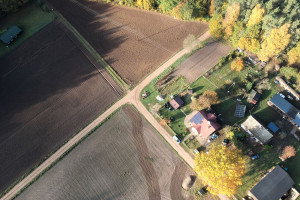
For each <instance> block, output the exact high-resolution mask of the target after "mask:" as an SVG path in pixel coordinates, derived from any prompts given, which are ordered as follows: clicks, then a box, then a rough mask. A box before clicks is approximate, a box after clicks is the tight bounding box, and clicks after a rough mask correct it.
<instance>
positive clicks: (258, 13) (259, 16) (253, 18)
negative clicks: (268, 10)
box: [247, 4, 265, 26]
mask: <svg viewBox="0 0 300 200" xmlns="http://www.w3.org/2000/svg"><path fill="white" fill-rule="evenodd" d="M264 14H265V9H263V8H262V7H261V5H260V4H257V5H256V6H255V7H254V8H253V10H252V12H251V15H250V18H249V21H248V24H247V26H252V25H255V24H258V23H259V22H261V21H262V20H263V18H264Z"/></svg>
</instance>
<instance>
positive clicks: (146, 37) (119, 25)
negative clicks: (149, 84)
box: [49, 0, 208, 85]
mask: <svg viewBox="0 0 300 200" xmlns="http://www.w3.org/2000/svg"><path fill="white" fill-rule="evenodd" d="M49 2H50V3H51V4H52V5H53V6H54V7H55V9H57V10H58V11H59V12H60V13H61V14H62V15H63V16H64V17H65V18H66V19H67V20H68V21H69V22H70V23H71V24H72V25H73V26H74V27H75V28H76V29H77V30H78V31H79V32H80V33H81V35H83V37H84V38H85V39H86V40H87V41H88V42H89V43H90V44H91V45H92V46H93V47H94V48H95V49H96V50H97V51H98V53H100V55H101V56H102V57H104V59H105V60H106V61H107V62H108V63H109V64H110V65H111V66H112V67H113V69H114V70H115V71H116V72H117V73H118V74H119V75H120V76H121V77H122V78H123V79H124V80H125V81H126V82H127V83H128V84H130V85H134V84H136V83H137V82H139V81H141V80H142V79H143V77H145V76H146V75H147V74H149V73H150V72H151V71H153V70H154V69H155V68H156V67H158V66H159V65H160V64H161V63H163V62H164V61H166V60H167V59H168V58H169V57H171V55H173V54H175V53H176V52H177V51H178V50H179V49H181V48H182V42H183V40H184V39H185V38H186V37H187V35H189V34H194V35H200V34H202V33H204V32H205V31H206V30H207V29H208V26H207V24H204V23H199V22H182V21H178V20H175V19H173V18H172V17H169V16H165V15H162V14H158V13H154V12H148V11H143V10H139V9H134V8H128V7H121V6H112V5H109V4H103V3H96V2H89V1H85V0H80V1H77V0H64V1H62V0H49Z"/></svg>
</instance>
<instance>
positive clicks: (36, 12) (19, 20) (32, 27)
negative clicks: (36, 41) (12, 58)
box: [0, 2, 55, 57]
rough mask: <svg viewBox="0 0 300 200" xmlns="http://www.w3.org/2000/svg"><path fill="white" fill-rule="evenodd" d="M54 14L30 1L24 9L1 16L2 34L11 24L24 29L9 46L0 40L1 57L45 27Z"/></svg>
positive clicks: (0, 26)
mask: <svg viewBox="0 0 300 200" xmlns="http://www.w3.org/2000/svg"><path fill="white" fill-rule="evenodd" d="M54 17H55V16H54V15H53V14H51V13H49V12H46V11H43V10H42V9H41V8H40V7H39V6H38V5H37V4H36V3H33V2H30V3H28V4H27V5H26V6H25V7H24V8H22V10H20V11H18V12H16V13H14V14H13V15H9V16H6V17H2V16H1V20H0V35H1V34H2V32H4V31H6V30H7V29H9V28H10V27H11V26H13V25H16V26H18V27H20V28H21V29H22V33H21V34H20V35H19V37H18V38H17V40H16V41H14V42H13V44H10V45H9V46H7V45H5V44H4V43H2V42H0V57H3V56H4V55H5V54H7V53H8V52H10V51H12V50H13V49H14V48H16V47H17V46H19V45H20V44H21V43H23V42H24V41H25V40H26V39H28V38H29V37H30V36H32V35H33V34H34V33H36V32H37V31H39V30H40V29H42V28H43V27H45V26H46V25H47V24H49V23H50V22H51V21H52V20H53V19H54Z"/></svg>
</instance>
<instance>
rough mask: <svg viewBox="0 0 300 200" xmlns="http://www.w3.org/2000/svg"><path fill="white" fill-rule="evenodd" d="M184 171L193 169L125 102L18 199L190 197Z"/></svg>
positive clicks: (154, 198)
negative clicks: (186, 187)
mask: <svg viewBox="0 0 300 200" xmlns="http://www.w3.org/2000/svg"><path fill="white" fill-rule="evenodd" d="M185 174H192V172H191V170H190V169H189V168H187V166H186V165H185V164H184V163H183V162H182V161H181V160H180V159H179V158H178V157H177V156H176V154H175V153H174V152H173V151H172V150H171V149H170V147H169V146H168V145H167V144H166V143H165V142H164V141H163V140H162V138H161V136H159V135H158V134H157V133H156V132H155V130H154V129H153V127H152V126H151V125H150V124H149V123H148V122H146V121H145V120H144V119H143V118H142V117H141V116H140V115H139V114H138V113H137V112H136V111H135V109H134V108H133V107H131V106H125V107H123V108H122V109H121V110H120V111H118V112H117V113H116V114H114V115H113V116H112V117H111V118H110V119H109V120H108V121H106V122H105V123H104V124H103V125H101V126H100V127H99V128H98V129H97V130H96V131H95V132H94V133H93V134H91V135H90V136H89V137H88V138H86V139H85V140H84V141H83V142H82V143H81V144H79V145H78V146H77V147H75V149H73V150H72V151H71V152H70V153H69V154H68V155H67V156H66V157H65V158H64V159H63V160H61V161H60V162H58V163H57V164H56V165H55V166H54V167H53V168H51V169H50V170H49V171H48V172H46V173H45V174H44V175H43V176H42V177H41V178H40V179H38V180H37V181H36V182H35V183H33V184H32V185H31V186H30V187H28V188H27V189H26V190H25V191H24V192H23V193H21V194H20V196H19V197H17V199H18V200H26V199H30V200H31V199H43V200H50V199H51V200H53V199H63V200H69V199H70V200H76V199H78V200H82V199H101V200H111V199H114V200H118V199H122V200H123V199H130V200H141V199H143V200H147V199H149V200H157V199H171V198H172V199H173V196H174V195H175V196H176V198H175V199H181V200H182V199H189V196H188V194H187V192H185V191H183V189H182V188H181V183H182V181H183V179H184V178H185V177H184V176H185ZM173 193H174V194H173Z"/></svg>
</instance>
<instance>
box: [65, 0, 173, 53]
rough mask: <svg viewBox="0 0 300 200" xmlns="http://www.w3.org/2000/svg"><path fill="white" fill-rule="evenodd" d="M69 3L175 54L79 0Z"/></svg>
mask: <svg viewBox="0 0 300 200" xmlns="http://www.w3.org/2000/svg"><path fill="white" fill-rule="evenodd" d="M69 1H70V2H72V3H74V4H76V5H77V6H79V7H81V8H83V9H84V10H85V11H87V12H89V13H91V14H93V15H95V16H97V17H98V18H100V19H103V20H106V21H108V22H109V23H111V24H113V25H115V26H117V27H119V28H120V29H123V30H126V31H127V32H129V33H132V34H133V35H135V36H136V38H137V40H138V41H141V40H144V41H146V42H148V43H149V44H152V45H153V46H155V47H158V48H160V49H162V50H163V51H166V52H168V53H171V54H173V51H171V50H170V49H168V48H166V47H164V46H162V45H161V44H159V43H158V42H156V41H154V40H151V39H150V38H149V37H148V36H146V35H144V34H143V33H140V32H138V31H137V30H135V29H133V28H131V27H129V26H128V25H126V24H122V23H120V22H118V21H116V20H113V19H111V18H110V17H107V16H102V15H100V14H99V13H98V12H96V11H95V10H93V9H91V8H89V7H88V6H85V5H83V4H82V3H80V2H78V1H77V0H69ZM139 38H140V39H139Z"/></svg>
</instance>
